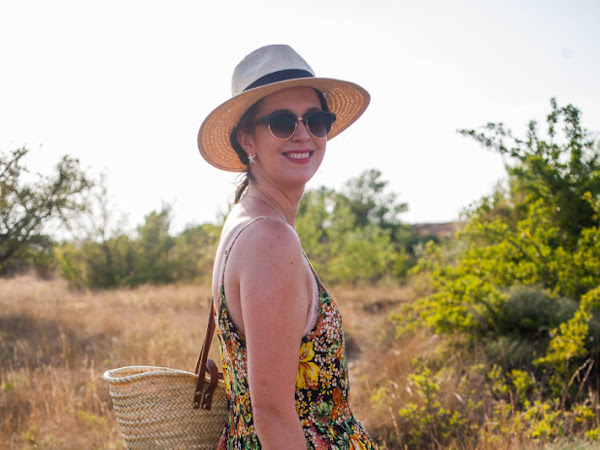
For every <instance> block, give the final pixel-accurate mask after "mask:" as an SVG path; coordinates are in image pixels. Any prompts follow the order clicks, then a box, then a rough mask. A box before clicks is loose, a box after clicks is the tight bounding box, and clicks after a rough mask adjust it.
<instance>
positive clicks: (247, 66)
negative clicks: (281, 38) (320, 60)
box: [231, 44, 315, 97]
mask: <svg viewBox="0 0 600 450" xmlns="http://www.w3.org/2000/svg"><path fill="white" fill-rule="evenodd" d="M289 72H295V75H296V76H295V77H294V78H301V77H302V75H303V76H304V77H314V76H315V72H314V70H312V68H311V67H310V66H309V65H308V63H307V62H306V61H305V60H304V58H302V56H300V55H299V54H298V53H296V51H295V50H294V49H293V48H292V47H290V46H289V45H281V44H276V45H267V46H265V47H261V48H259V49H257V50H254V51H253V52H252V53H250V54H249V55H247V56H246V57H245V58H244V59H242V61H240V63H239V64H238V65H237V66H236V67H235V69H234V71H233V76H232V78H231V96H232V97H235V96H236V95H238V94H241V93H242V92H244V91H245V90H248V89H250V88H251V87H257V86H261V85H263V84H267V83H272V82H274V81H280V80H281V79H283V78H282V77H278V75H277V74H281V73H288V76H287V77H286V78H289ZM303 72H304V73H303ZM275 78H277V79H275ZM261 79H265V80H266V81H265V82H264V83H260V80H261ZM257 82H258V84H257Z"/></svg>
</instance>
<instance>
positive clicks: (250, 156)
mask: <svg viewBox="0 0 600 450" xmlns="http://www.w3.org/2000/svg"><path fill="white" fill-rule="evenodd" d="M255 158H256V153H249V154H248V162H249V163H250V164H254V163H255V162H256V159H255Z"/></svg>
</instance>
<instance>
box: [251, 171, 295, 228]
mask: <svg viewBox="0 0 600 450" xmlns="http://www.w3.org/2000/svg"><path fill="white" fill-rule="evenodd" d="M303 193H304V189H301V190H289V189H288V190H283V189H280V188H278V187H276V186H274V185H272V184H269V183H265V182H260V181H251V182H250V184H249V186H248V190H247V191H246V193H245V194H244V196H249V197H251V198H255V199H257V200H259V201H261V202H263V203H264V204H266V205H267V206H269V207H270V208H271V209H273V210H274V211H275V212H276V213H277V214H278V215H279V216H280V217H282V219H284V220H285V221H286V222H287V223H289V224H290V225H291V226H294V224H295V223H296V214H297V213H298V204H299V203H300V199H301V198H302V194H303Z"/></svg>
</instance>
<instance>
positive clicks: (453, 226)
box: [409, 222, 460, 239]
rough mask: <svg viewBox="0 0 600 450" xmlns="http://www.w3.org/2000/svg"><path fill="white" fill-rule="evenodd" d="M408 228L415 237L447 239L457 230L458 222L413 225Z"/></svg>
mask: <svg viewBox="0 0 600 450" xmlns="http://www.w3.org/2000/svg"><path fill="white" fill-rule="evenodd" d="M409 226H410V228H411V230H412V231H413V232H414V233H415V234H416V235H417V236H423V237H424V236H436V237H438V238H439V239H449V238H451V237H452V236H453V235H454V233H456V231H457V230H458V228H459V226H460V222H445V223H414V224H410V225H409Z"/></svg>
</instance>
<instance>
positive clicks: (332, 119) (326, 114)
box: [254, 111, 337, 141]
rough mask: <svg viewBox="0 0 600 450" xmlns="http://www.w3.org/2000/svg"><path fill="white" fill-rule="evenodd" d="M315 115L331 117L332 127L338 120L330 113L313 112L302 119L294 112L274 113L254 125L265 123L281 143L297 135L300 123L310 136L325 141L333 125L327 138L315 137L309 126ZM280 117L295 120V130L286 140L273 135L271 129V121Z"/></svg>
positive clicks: (257, 120) (258, 120)
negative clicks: (312, 116) (311, 117)
mask: <svg viewBox="0 0 600 450" xmlns="http://www.w3.org/2000/svg"><path fill="white" fill-rule="evenodd" d="M313 114H322V115H325V116H326V117H329V118H330V119H331V125H333V124H334V122H335V121H336V119H337V117H336V115H335V114H334V113H332V112H329V111H311V112H308V113H306V114H304V115H303V116H302V117H298V116H297V115H296V114H294V113H292V112H285V111H278V112H273V113H271V114H267V115H266V116H264V117H261V118H260V119H256V120H255V121H254V123H255V124H259V123H264V124H265V125H266V126H267V128H268V129H269V133H271V136H273V137H274V138H275V139H277V140H279V141H287V140H288V139H291V138H292V137H293V136H294V134H296V130H297V129H298V122H303V123H304V126H305V127H306V131H308V134H310V135H311V136H312V137H313V138H315V139H325V138H326V137H327V135H328V134H329V131H331V125H330V126H329V130H328V131H327V134H325V136H321V137H318V136H315V135H314V134H313V133H312V131H311V130H310V127H309V126H308V120H309V118H310V116H311V115H313ZM280 116H289V117H293V118H295V119H294V130H293V131H292V133H291V134H290V135H289V136H288V137H286V138H280V137H278V136H275V133H273V130H272V129H271V119H273V118H275V117H280Z"/></svg>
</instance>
